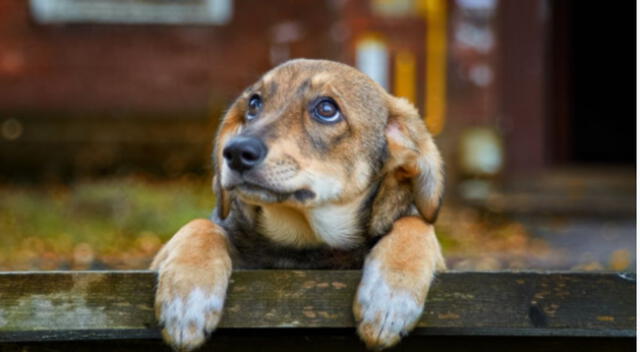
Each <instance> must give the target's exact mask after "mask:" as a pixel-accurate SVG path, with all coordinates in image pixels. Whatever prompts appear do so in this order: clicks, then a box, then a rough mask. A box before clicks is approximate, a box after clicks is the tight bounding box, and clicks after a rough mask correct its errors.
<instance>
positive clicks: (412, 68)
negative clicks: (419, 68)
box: [393, 50, 416, 104]
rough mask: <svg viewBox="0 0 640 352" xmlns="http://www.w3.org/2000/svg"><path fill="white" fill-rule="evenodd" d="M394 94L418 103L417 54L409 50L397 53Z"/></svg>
mask: <svg viewBox="0 0 640 352" xmlns="http://www.w3.org/2000/svg"><path fill="white" fill-rule="evenodd" d="M394 77H395V78H394V81H393V94H395V95H396V96H399V97H403V98H406V99H407V100H409V101H410V102H411V103H413V104H415V103H416V56H415V55H414V54H413V53H412V52H411V51H408V50H403V51H400V52H398V53H397V54H396V57H395V64H394Z"/></svg>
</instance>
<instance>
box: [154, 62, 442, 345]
mask: <svg viewBox="0 0 640 352" xmlns="http://www.w3.org/2000/svg"><path fill="white" fill-rule="evenodd" d="M214 164H215V176H214V181H213V183H214V189H215V192H216V194H217V207H216V210H215V211H214V214H213V216H212V219H211V220H204V219H200V220H194V221H192V222H190V223H189V224H187V225H185V226H184V227H183V228H182V229H180V231H178V233H177V234H176V235H175V236H174V237H173V238H172V239H171V240H170V241H169V242H168V243H167V244H166V245H165V246H164V247H163V248H162V250H161V251H160V252H159V253H158V255H157V256H156V258H155V259H154V262H153V264H152V269H154V270H158V271H159V282H158V289H157V293H156V316H157V318H158V320H159V321H160V322H161V323H162V324H163V326H164V327H163V330H162V331H163V335H164V338H165V340H166V341H167V342H168V343H169V344H171V345H172V346H174V347H175V348H177V349H181V350H190V349H193V348H196V347H198V346H199V345H201V344H202V343H203V342H204V341H205V338H206V335H207V334H208V333H210V332H211V331H213V330H214V329H215V327H216V325H217V324H218V321H219V320H220V316H221V313H222V307H223V303H224V299H225V293H226V289H227V284H228V281H229V276H230V274H231V270H232V267H234V268H359V267H361V266H362V265H363V263H364V268H363V276H362V281H361V283H360V287H359V289H358V293H357V295H356V298H355V302H354V307H353V312H354V315H355V319H356V321H357V324H358V333H359V335H360V336H361V338H362V339H363V340H364V342H365V343H366V344H367V345H368V346H369V347H371V348H385V347H389V346H392V345H394V344H396V343H397V342H398V341H399V340H400V338H401V336H403V335H405V334H406V333H408V332H409V331H410V330H411V329H412V328H413V326H414V325H415V324H416V322H417V321H418V320H419V318H420V315H421V313H422V310H423V305H424V302H425V298H426V296H427V291H428V290H429V285H430V283H431V280H432V278H433V275H434V272H435V271H436V270H439V269H444V268H445V262H444V259H443V257H442V254H441V251H440V246H439V244H438V240H437V238H436V235H435V232H434V228H433V222H434V221H435V219H436V216H437V213H438V208H439V206H440V198H441V194H442V189H443V185H442V181H443V180H442V179H443V176H442V162H441V159H440V154H439V152H438V149H437V148H436V146H435V144H434V143H433V140H432V138H431V135H430V134H429V133H428V132H427V129H426V128H425V126H424V123H423V121H422V120H421V119H420V117H419V115H418V112H417V111H416V109H415V108H414V107H413V106H412V105H411V104H410V103H408V102H407V101H406V100H404V99H399V98H396V97H393V96H391V95H389V94H388V93H387V92H386V91H384V89H383V88H382V87H380V86H379V85H378V84H377V83H375V82H374V81H372V80H371V79H370V78H368V77H367V76H366V75H364V74H363V73H361V72H359V71H357V70H356V69H354V68H352V67H349V66H347V65H343V64H340V63H336V62H331V61H322V60H305V59H299V60H293V61H289V62H286V63H284V64H282V65H280V66H278V67H276V68H274V69H273V70H271V71H270V72H268V73H267V74H265V75H264V76H263V77H262V78H261V79H260V80H259V81H258V82H256V83H255V84H253V85H252V86H251V87H249V88H247V89H246V90H245V91H244V92H243V93H242V95H241V96H240V97H239V98H238V99H237V100H236V101H235V102H234V103H233V105H232V106H231V108H230V109H229V111H228V112H227V114H226V115H225V117H224V119H223V121H222V122H221V125H220V128H219V131H218V136H217V140H216V144H215V150H214Z"/></svg>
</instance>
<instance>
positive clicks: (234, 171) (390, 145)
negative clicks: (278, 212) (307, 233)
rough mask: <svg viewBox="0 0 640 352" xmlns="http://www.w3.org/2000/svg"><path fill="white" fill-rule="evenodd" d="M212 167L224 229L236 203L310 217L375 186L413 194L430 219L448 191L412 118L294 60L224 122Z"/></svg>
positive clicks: (333, 69)
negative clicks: (405, 188) (284, 208)
mask: <svg viewBox="0 0 640 352" xmlns="http://www.w3.org/2000/svg"><path fill="white" fill-rule="evenodd" d="M214 161H215V172H216V175H215V176H214V186H215V188H216V193H217V199H218V206H217V211H218V216H219V217H220V218H222V219H224V218H225V217H226V216H227V214H228V212H229V209H230V202H231V199H232V198H234V197H237V198H238V199H239V200H240V201H242V202H244V203H248V204H254V205H269V204H274V203H277V204H282V205H286V206H290V207H293V208H305V209H306V208H313V207H318V206H323V205H326V204H334V203H335V204H338V203H340V204H344V203H347V202H350V201H352V200H354V199H361V198H362V197H361V196H362V195H363V194H364V193H366V192H367V190H368V189H371V188H372V186H373V185H374V184H377V185H380V184H382V187H394V185H396V186H399V185H408V187H410V192H411V193H412V194H413V195H414V197H413V199H412V200H413V201H414V203H415V205H416V206H417V208H418V210H419V211H420V213H421V214H422V215H423V216H424V217H425V218H426V219H433V218H434V217H435V213H436V211H437V208H438V205H439V198H440V193H441V190H442V186H441V183H442V176H441V171H440V169H441V165H440V156H439V154H438V151H437V149H436V147H435V145H434V144H433V141H432V139H431V136H430V135H429V133H428V132H427V130H426V128H425V126H424V124H423V122H422V121H421V119H420V117H419V115H418V113H417V111H416V109H415V108H414V107H413V106H412V105H411V104H410V103H408V102H407V101H406V100H404V99H399V98H396V97H393V96H391V95H389V94H388V93H387V92H385V91H384V89H383V88H381V87H380V86H379V85H378V84H377V83H375V82H374V81H373V80H371V79H370V78H369V77H367V76H366V75H365V74H363V73H361V72H359V71H358V70H356V69H354V68H352V67H350V66H347V65H344V64H340V63H336V62H331V61H323V60H306V59H298V60H292V61H289V62H286V63H284V64H282V65H280V66H278V67H276V68H274V69H273V70H271V71H270V72H268V73H266V74H265V75H264V76H263V77H262V78H261V79H260V80H258V81H257V82H256V83H255V84H253V85H251V86H250V87H249V88H247V89H246V90H245V91H244V92H243V93H242V94H241V95H240V97H239V98H238V99H237V100H236V101H235V102H234V103H233V105H232V106H231V108H230V109H229V111H228V112H227V114H226V115H225V117H224V119H223V121H222V122H221V125H220V127H219V130H218V136H217V140H216V144H215V150H214ZM383 193H384V192H383ZM387 193H389V192H387Z"/></svg>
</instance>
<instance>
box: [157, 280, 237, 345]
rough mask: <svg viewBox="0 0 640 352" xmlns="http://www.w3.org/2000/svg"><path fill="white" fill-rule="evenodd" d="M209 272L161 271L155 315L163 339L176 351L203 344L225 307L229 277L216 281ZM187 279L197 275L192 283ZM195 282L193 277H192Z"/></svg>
mask: <svg viewBox="0 0 640 352" xmlns="http://www.w3.org/2000/svg"><path fill="white" fill-rule="evenodd" d="M203 277H205V278H211V277H212V275H211V273H198V274H195V275H194V272H193V271H191V272H189V273H186V272H184V269H183V270H176V269H175V268H173V269H168V270H160V276H159V280H158V291H157V294H156V303H155V306H156V317H157V318H158V320H159V322H160V325H161V326H162V327H163V328H162V335H163V337H164V340H165V341H166V342H167V343H169V344H170V345H171V346H172V347H173V348H175V349H176V350H178V351H190V350H193V349H195V348H197V347H199V346H200V345H202V344H203V343H204V342H205V341H206V339H207V336H208V335H209V334H210V333H211V332H212V331H213V330H215V328H216V326H217V325H218V322H219V321H220V317H221V316H222V308H223V306H224V299H225V294H226V291H227V284H228V278H227V277H222V278H218V280H217V281H212V280H210V279H209V280H202V278H203ZM190 278H198V280H197V282H193V281H191V280H190ZM194 281H196V280H194Z"/></svg>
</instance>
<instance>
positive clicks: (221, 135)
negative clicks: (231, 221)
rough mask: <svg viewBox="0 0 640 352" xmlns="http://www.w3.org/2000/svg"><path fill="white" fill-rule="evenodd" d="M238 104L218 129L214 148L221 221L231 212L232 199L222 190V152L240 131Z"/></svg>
mask: <svg viewBox="0 0 640 352" xmlns="http://www.w3.org/2000/svg"><path fill="white" fill-rule="evenodd" d="M237 105H238V104H237V102H234V104H233V105H231V108H229V110H228V111H227V113H226V114H225V115H224V117H223V118H222V121H221V122H220V126H219V127H218V133H217V134H216V140H215V144H214V147H213V171H214V175H213V180H212V186H213V192H214V193H215V194H216V216H217V217H218V218H220V220H224V219H225V218H226V217H227V216H228V215H229V211H230V210H231V199H230V197H229V192H227V191H225V190H224V189H223V188H222V184H221V177H222V165H223V162H224V161H223V156H222V150H223V149H224V146H225V145H226V144H227V142H228V141H229V139H231V137H232V135H233V134H235V133H236V132H237V131H238V128H239V127H240V125H241V124H242V117H241V116H242V115H240V112H239V109H238V106H237Z"/></svg>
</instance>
